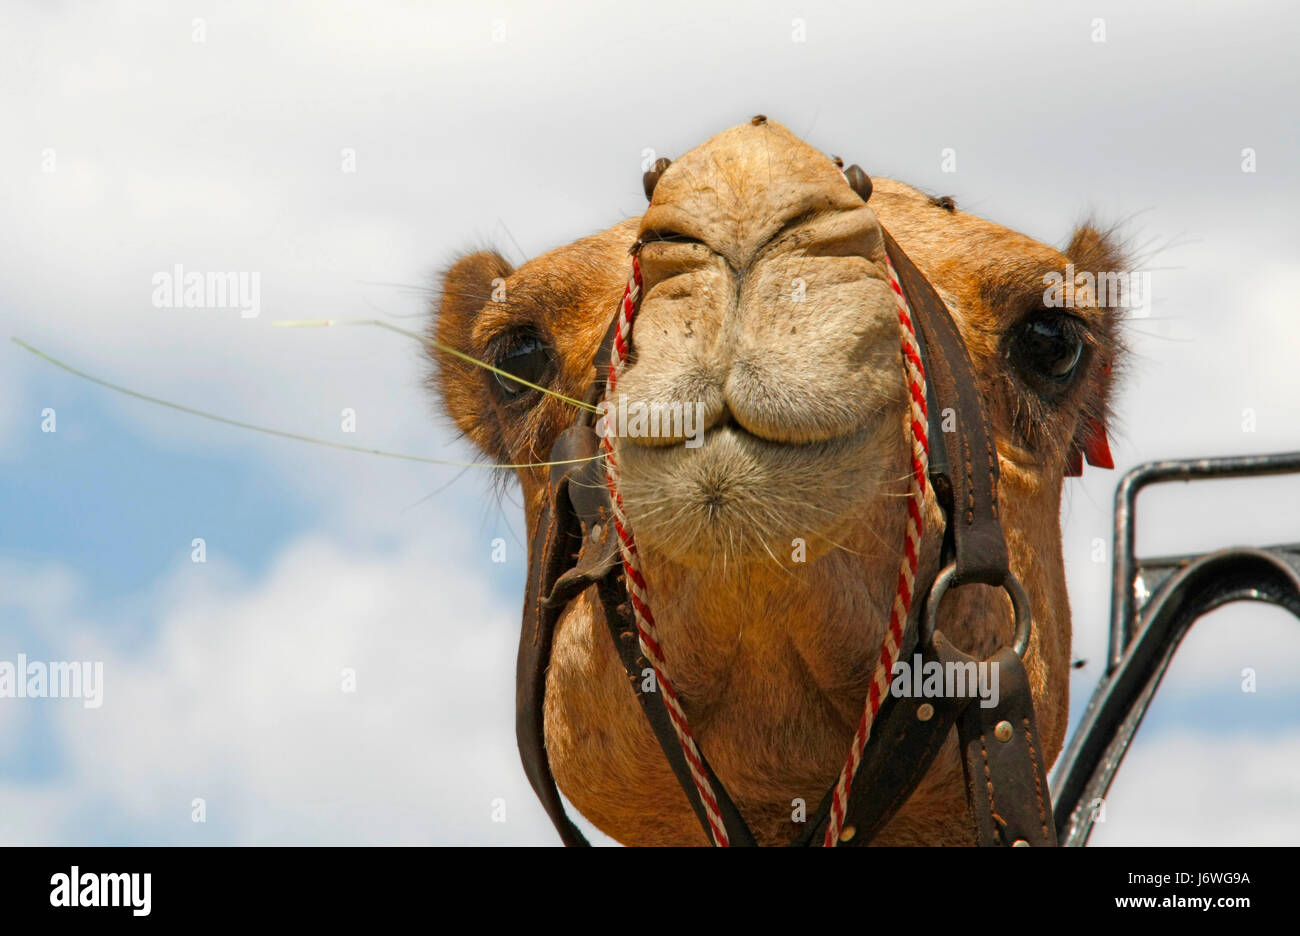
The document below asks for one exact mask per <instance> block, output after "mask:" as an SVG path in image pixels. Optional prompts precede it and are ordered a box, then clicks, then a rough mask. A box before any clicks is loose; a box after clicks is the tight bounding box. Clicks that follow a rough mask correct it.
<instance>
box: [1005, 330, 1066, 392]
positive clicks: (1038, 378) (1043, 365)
mask: <svg viewBox="0 0 1300 936" xmlns="http://www.w3.org/2000/svg"><path fill="white" fill-rule="evenodd" d="M1083 338H1084V326H1083V324H1082V323H1081V322H1079V321H1077V320H1076V319H1075V318H1073V317H1072V316H1069V315H1063V314H1059V313H1045V314H1039V315H1035V316H1031V317H1030V318H1028V319H1026V320H1024V321H1023V322H1021V323H1020V324H1019V325H1017V326H1016V328H1015V331H1014V332H1012V335H1011V354H1012V357H1013V359H1014V360H1015V362H1016V364H1017V366H1018V367H1019V368H1020V371H1021V373H1022V374H1023V375H1024V376H1025V377H1026V379H1028V380H1029V381H1030V382H1031V383H1033V384H1034V385H1036V386H1038V387H1039V388H1040V389H1048V390H1051V389H1055V390H1057V391H1059V390H1062V389H1064V388H1065V387H1066V386H1067V385H1068V384H1069V383H1070V381H1071V380H1072V379H1073V378H1074V376H1075V374H1077V373H1078V371H1079V365H1080V363H1081V362H1082V361H1083V357H1084V340H1083Z"/></svg>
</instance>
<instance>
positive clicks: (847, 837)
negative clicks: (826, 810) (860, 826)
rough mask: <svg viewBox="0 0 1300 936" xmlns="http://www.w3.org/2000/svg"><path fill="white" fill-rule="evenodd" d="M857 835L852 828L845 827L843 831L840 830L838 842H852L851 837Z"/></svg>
mask: <svg viewBox="0 0 1300 936" xmlns="http://www.w3.org/2000/svg"><path fill="white" fill-rule="evenodd" d="M857 834H858V830H857V829H855V828H853V826H851V825H850V826H845V827H844V828H843V829H841V830H840V841H841V842H851V841H853V836H855V835H857Z"/></svg>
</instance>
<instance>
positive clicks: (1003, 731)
mask: <svg viewBox="0 0 1300 936" xmlns="http://www.w3.org/2000/svg"><path fill="white" fill-rule="evenodd" d="M993 737H995V738H997V739H998V740H999V741H1010V740H1011V722H1009V721H1000V722H998V723H997V725H996V726H994V728H993Z"/></svg>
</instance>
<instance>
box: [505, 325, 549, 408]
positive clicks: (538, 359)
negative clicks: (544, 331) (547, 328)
mask: <svg viewBox="0 0 1300 936" xmlns="http://www.w3.org/2000/svg"><path fill="white" fill-rule="evenodd" d="M495 358H496V360H495V361H494V362H493V363H494V365H495V366H496V367H498V368H499V369H501V370H503V371H505V372H506V374H512V375H514V376H515V377H518V378H519V380H526V381H528V383H531V384H538V385H542V384H544V383H545V382H546V381H547V380H548V379H549V378H550V377H551V375H552V372H553V371H554V365H555V356H554V354H553V353H552V352H551V349H550V347H549V346H547V344H546V342H544V341H542V339H541V338H539V337H538V336H537V335H536V334H535V333H534V332H531V331H524V332H519V333H516V334H513V335H510V336H508V337H507V338H506V340H505V343H504V345H503V350H502V351H499V352H498V353H497V354H496V355H495ZM492 376H493V377H495V378H496V382H497V386H498V387H499V388H500V391H501V394H502V396H504V397H505V398H506V399H508V400H513V399H517V398H518V397H520V396H522V395H523V394H525V393H528V392H530V388H529V387H528V386H527V385H526V384H522V383H520V382H519V380H511V379H510V378H509V377H507V376H506V375H505V374H493V375H492Z"/></svg>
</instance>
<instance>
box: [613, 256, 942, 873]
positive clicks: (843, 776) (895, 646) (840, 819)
mask: <svg viewBox="0 0 1300 936" xmlns="http://www.w3.org/2000/svg"><path fill="white" fill-rule="evenodd" d="M885 268H886V271H887V273H888V276H889V286H890V289H891V290H893V293H894V298H895V302H896V304H897V307H898V325H899V332H900V335H901V338H902V360H903V376H904V379H905V381H906V384H907V388H908V398H909V403H908V406H909V414H910V416H911V418H910V419H909V426H910V430H911V431H910V442H911V447H912V472H911V492H910V493H911V496H910V497H909V498H908V501H907V533H906V536H905V538H904V542H903V560H902V564H901V567H900V568H899V572H898V587H897V590H896V591H895V594H894V602H893V605H892V607H891V610H890V617H889V630H888V632H887V633H886V635H885V639H884V642H883V644H882V645H881V648H880V653H879V658H878V662H877V664H876V669H875V672H874V673H873V675H872V679H871V684H870V686H869V687H868V690H867V700H866V704H865V705H864V706H863V710H862V718H861V719H860V720H859V722H858V727H857V731H855V732H854V735H853V743H852V745H851V746H850V748H849V755H848V758H847V759H846V761H845V764H844V768H843V769H842V770H841V772H840V776H839V779H838V780H837V781H836V784H835V792H834V795H833V796H832V800H831V816H830V823H829V825H828V826H827V829H826V837H825V839H824V840H823V844H824V845H826V846H829V847H834V846H835V845H836V844H838V842H839V839H840V835H841V832H842V831H843V828H844V815H845V809H846V808H847V805H848V799H849V790H850V789H851V788H852V786H853V777H854V775H855V774H856V773H857V770H858V765H859V764H860V763H861V762H862V753H863V750H864V749H865V748H866V744H867V739H868V738H869V737H870V736H871V725H872V723H873V722H874V720H875V717H876V713H877V712H879V711H880V706H881V703H882V702H883V701H884V694H885V693H886V692H887V691H888V689H889V683H890V678H891V674H892V672H893V668H894V662H895V661H896V660H897V659H898V652H899V648H900V645H901V644H902V640H903V628H904V627H905V626H906V624H907V615H908V611H909V609H910V608H911V605H912V597H913V596H912V593H913V590H914V588H915V585H916V564H917V556H918V554H919V551H920V544H921V536H922V534H923V533H924V529H925V528H924V522H923V520H922V515H921V511H922V506H923V504H924V502H925V485H926V473H927V471H928V470H929V458H930V442H929V439H928V438H927V437H926V426H927V425H928V423H927V414H926V401H925V368H924V367H923V366H922V364H921V354H920V348H919V346H918V345H917V339H916V327H915V325H914V324H913V321H912V314H911V310H910V309H909V308H908V305H907V299H906V297H905V296H904V295H903V288H902V285H901V284H900V283H899V281H898V274H897V273H896V272H895V270H894V267H893V264H891V263H890V262H889V258H888V257H886V258H885ZM640 300H641V265H640V262H639V261H638V259H637V257H636V255H635V254H633V257H632V276H631V278H629V280H628V283H627V288H626V289H625V290H624V292H623V301H622V304H621V305H620V307H619V313H618V325H617V327H616V329H615V331H614V348H613V353H612V354H611V355H610V363H609V374H608V377H607V379H606V382H605V399H606V400H607V401H612V400H613V398H614V389H615V387H616V386H617V384H618V378H619V377H620V376H621V375H622V373H623V371H624V370H625V369H626V368H627V358H628V352H629V350H630V347H631V337H632V324H633V322H634V321H635V319H636V314H637V311H638V310H639V308H640ZM613 435H614V433H606V434H605V435H604V436H603V438H602V439H601V445H602V447H603V449H604V452H605V479H606V482H607V483H608V484H609V492H610V500H611V502H612V504H613V508H614V527H615V529H616V530H617V532H618V539H619V553H620V555H621V556H622V559H623V571H624V574H625V576H626V580H627V591H628V596H629V598H630V599H631V603H632V611H633V617H634V618H635V620H636V628H637V636H638V639H639V642H640V646H641V653H642V654H643V655H644V656H645V658H646V659H647V660H648V661H649V662H650V665H651V666H652V667H653V668H654V675H655V682H656V685H657V686H658V688H659V691H661V692H662V693H663V698H664V704H665V706H666V707H667V709H668V716H669V721H670V722H671V723H672V726H673V732H674V733H675V734H676V735H677V741H678V743H679V744H680V745H681V748H682V753H683V755H684V756H685V758H686V763H687V765H688V766H689V768H690V772H691V778H692V779H693V780H694V781H695V789H696V790H697V791H698V792H699V796H700V801H701V802H702V803H703V804H704V812H705V815H706V818H707V819H708V822H709V827H710V829H711V831H712V833H713V841H714V844H716V845H729V844H730V842H729V841H728V839H727V832H726V828H725V826H724V824H723V821H722V816H721V814H720V812H719V809H718V801H717V797H716V796H715V795H714V792H713V787H712V785H711V784H710V783H709V778H708V777H707V775H706V774H705V772H704V763H703V760H702V759H701V757H700V751H699V748H698V747H697V746H696V744H695V738H694V736H693V735H692V734H691V728H690V724H689V723H688V722H687V719H686V713H685V711H683V710H682V705H681V700H680V699H679V698H678V696H677V691H676V689H674V688H673V684H672V681H671V680H670V679H669V678H668V674H667V672H666V669H667V667H666V666H665V664H664V658H663V651H662V649H661V647H660V641H659V634H658V630H657V629H656V627H655V619H654V614H653V613H652V612H651V610H650V595H649V590H648V589H647V587H646V582H645V577H644V576H643V575H642V573H641V562H640V558H639V556H638V554H637V548H636V541H635V539H634V538H633V536H632V528H631V525H630V524H629V523H628V521H627V516H626V515H625V514H624V512H623V498H622V496H621V495H620V494H619V468H618V460H617V458H616V457H615V453H614V445H613V442H612V436H613Z"/></svg>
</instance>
